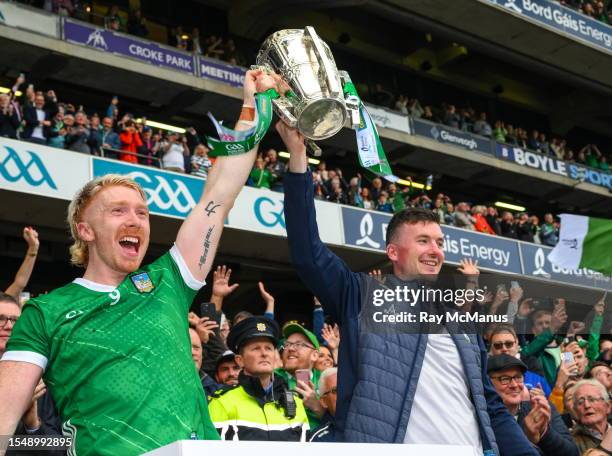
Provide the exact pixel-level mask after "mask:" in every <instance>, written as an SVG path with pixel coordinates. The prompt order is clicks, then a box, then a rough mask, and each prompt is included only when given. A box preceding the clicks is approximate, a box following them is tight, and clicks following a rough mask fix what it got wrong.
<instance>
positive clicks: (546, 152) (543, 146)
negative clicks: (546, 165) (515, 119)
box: [538, 133, 551, 155]
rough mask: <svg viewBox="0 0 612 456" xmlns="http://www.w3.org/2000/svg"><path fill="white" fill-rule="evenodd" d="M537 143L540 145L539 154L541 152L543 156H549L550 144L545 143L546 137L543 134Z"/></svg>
mask: <svg viewBox="0 0 612 456" xmlns="http://www.w3.org/2000/svg"><path fill="white" fill-rule="evenodd" d="M538 142H539V143H540V152H542V153H543V154H544V155H550V154H551V151H550V144H548V141H546V135H545V134H544V133H540V136H539V137H538Z"/></svg>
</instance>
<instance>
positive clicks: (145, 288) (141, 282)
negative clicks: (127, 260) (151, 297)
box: [130, 272, 155, 293]
mask: <svg viewBox="0 0 612 456" xmlns="http://www.w3.org/2000/svg"><path fill="white" fill-rule="evenodd" d="M130 279H131V280H132V283H133V284H134V286H135V287H136V289H137V290H138V292H139V293H150V292H151V291H153V289H154V288H155V285H153V282H152V281H151V278H150V277H149V274H147V273H146V272H142V273H140V274H136V275H134V276H132V277H130Z"/></svg>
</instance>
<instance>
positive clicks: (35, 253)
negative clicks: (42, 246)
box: [28, 251, 38, 257]
mask: <svg viewBox="0 0 612 456" xmlns="http://www.w3.org/2000/svg"><path fill="white" fill-rule="evenodd" d="M37 255H38V251H36V252H28V256H31V257H35V256H37Z"/></svg>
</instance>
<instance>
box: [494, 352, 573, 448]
mask: <svg viewBox="0 0 612 456" xmlns="http://www.w3.org/2000/svg"><path fill="white" fill-rule="evenodd" d="M526 371H527V366H526V365H525V364H524V363H523V362H521V361H520V360H519V359H517V358H515V357H513V356H510V355H507V354H501V355H497V356H492V357H491V358H489V361H488V367H487V372H488V373H489V376H490V377H491V381H492V382H493V386H495V389H496V390H497V393H498V394H499V395H500V397H501V399H502V401H503V402H504V405H505V406H506V407H507V408H508V411H509V412H510V414H511V415H512V416H514V417H516V419H517V422H518V424H519V426H521V428H522V429H523V432H524V433H525V436H527V438H528V439H529V441H530V442H531V443H532V444H533V445H535V446H536V447H537V448H538V451H539V453H540V454H541V455H543V456H579V452H578V448H577V447H576V444H575V443H574V441H573V440H572V436H571V434H570V433H569V431H568V430H567V427H566V426H565V424H564V423H563V420H562V419H561V416H560V415H559V412H557V410H556V409H555V407H554V406H553V405H552V404H550V402H548V401H547V400H546V398H545V397H544V396H543V395H539V394H532V395H531V397H530V398H529V397H528V396H527V397H524V395H523V393H524V391H526V389H525V385H524V383H523V382H524V374H525V372H526Z"/></svg>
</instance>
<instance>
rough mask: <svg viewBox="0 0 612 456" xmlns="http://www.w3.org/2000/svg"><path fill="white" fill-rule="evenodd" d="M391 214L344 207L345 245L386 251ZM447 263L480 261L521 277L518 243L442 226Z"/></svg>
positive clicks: (491, 267)
mask: <svg viewBox="0 0 612 456" xmlns="http://www.w3.org/2000/svg"><path fill="white" fill-rule="evenodd" d="M391 217H392V216H391V214H385V213H382V212H374V211H366V210H363V209H354V208H351V207H345V206H342V225H343V228H344V242H345V245H350V246H353V247H359V248H367V249H373V250H378V251H381V252H383V251H385V236H386V233H387V225H388V224H389V221H390V220H391ZM442 233H443V234H444V246H443V248H442V249H443V250H444V253H445V256H446V262H450V263H459V261H460V260H461V259H463V258H472V259H473V260H478V265H479V266H482V267H483V268H488V269H492V270H495V271H499V272H510V273H514V274H521V273H522V268H521V262H520V256H519V247H518V245H517V242H516V241H514V240H512V239H506V238H502V237H497V236H489V235H486V234H481V233H477V232H474V231H468V230H463V229H459V228H454V227H451V226H446V225H442Z"/></svg>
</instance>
